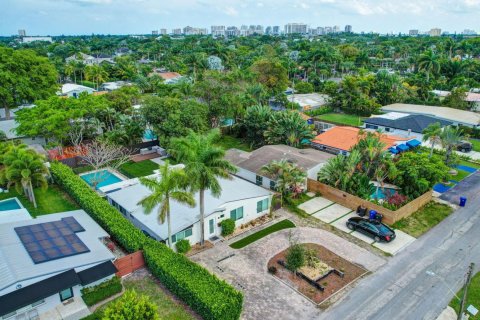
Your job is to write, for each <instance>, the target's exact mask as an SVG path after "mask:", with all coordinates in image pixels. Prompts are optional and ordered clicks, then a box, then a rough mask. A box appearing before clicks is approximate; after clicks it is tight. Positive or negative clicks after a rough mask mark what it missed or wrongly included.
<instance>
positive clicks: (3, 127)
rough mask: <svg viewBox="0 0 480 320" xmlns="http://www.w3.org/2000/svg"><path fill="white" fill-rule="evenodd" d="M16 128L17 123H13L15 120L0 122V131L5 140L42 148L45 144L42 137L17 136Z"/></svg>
mask: <svg viewBox="0 0 480 320" xmlns="http://www.w3.org/2000/svg"><path fill="white" fill-rule="evenodd" d="M17 127H18V123H17V121H15V118H13V119H10V120H0V131H3V132H5V134H6V136H7V140H19V141H21V142H22V143H24V144H26V145H33V144H40V145H43V146H44V145H45V144H46V141H45V138H43V137H27V136H23V135H19V134H17V132H16V129H17Z"/></svg>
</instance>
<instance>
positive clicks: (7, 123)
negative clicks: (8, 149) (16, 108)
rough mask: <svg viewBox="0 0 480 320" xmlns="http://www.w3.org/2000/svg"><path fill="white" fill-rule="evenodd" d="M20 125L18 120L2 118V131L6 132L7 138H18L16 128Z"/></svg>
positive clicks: (0, 124) (0, 129) (0, 123)
mask: <svg viewBox="0 0 480 320" xmlns="http://www.w3.org/2000/svg"><path fill="white" fill-rule="evenodd" d="M17 127H18V124H17V122H16V121H15V120H14V119H10V120H0V131H3V132H5V134H6V135H7V139H16V138H19V136H17V134H16V132H15V129H16V128H17Z"/></svg>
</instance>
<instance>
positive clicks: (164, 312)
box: [84, 275, 195, 320]
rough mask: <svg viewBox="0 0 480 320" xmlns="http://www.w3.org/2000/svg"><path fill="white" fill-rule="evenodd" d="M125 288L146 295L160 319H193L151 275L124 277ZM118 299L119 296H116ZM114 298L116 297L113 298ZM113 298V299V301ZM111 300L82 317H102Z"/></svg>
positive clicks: (96, 319) (93, 319)
mask: <svg viewBox="0 0 480 320" xmlns="http://www.w3.org/2000/svg"><path fill="white" fill-rule="evenodd" d="M123 287H124V288H125V290H129V289H133V290H135V291H136V292H137V293H138V294H139V295H146V296H148V297H149V298H150V301H151V302H153V303H154V304H155V305H156V306H157V307H158V314H159V316H160V319H162V320H194V319H195V317H194V316H193V315H192V314H190V313H189V312H188V311H187V310H186V309H185V308H184V307H183V305H181V304H180V303H178V302H176V301H174V300H173V299H172V298H171V297H170V296H169V295H168V294H167V293H166V292H165V291H164V290H162V288H161V287H160V286H159V285H158V283H157V280H156V279H155V278H153V277H152V276H151V275H148V276H146V277H144V278H142V279H125V280H124V281H123ZM117 299H119V298H117ZM115 300H116V299H115ZM115 300H113V301H115ZM110 303H112V302H109V303H107V304H106V305H103V306H102V307H100V308H98V309H97V310H96V311H95V312H94V313H93V314H91V315H90V316H88V317H86V318H84V319H88V320H100V319H102V316H103V312H104V310H105V308H106V307H107V306H108V304H110Z"/></svg>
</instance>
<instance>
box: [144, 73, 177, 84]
mask: <svg viewBox="0 0 480 320" xmlns="http://www.w3.org/2000/svg"><path fill="white" fill-rule="evenodd" d="M153 75H157V76H159V77H160V78H162V79H163V81H164V82H165V83H166V84H175V83H177V82H178V81H180V79H182V78H183V76H182V75H181V74H180V73H178V72H170V71H164V70H161V69H154V70H153V72H152V73H150V74H149V76H153Z"/></svg>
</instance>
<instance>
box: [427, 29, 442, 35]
mask: <svg viewBox="0 0 480 320" xmlns="http://www.w3.org/2000/svg"><path fill="white" fill-rule="evenodd" d="M428 34H429V35H430V37H439V36H440V35H441V34H442V29H440V28H432V29H430V31H429V32H428Z"/></svg>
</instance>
